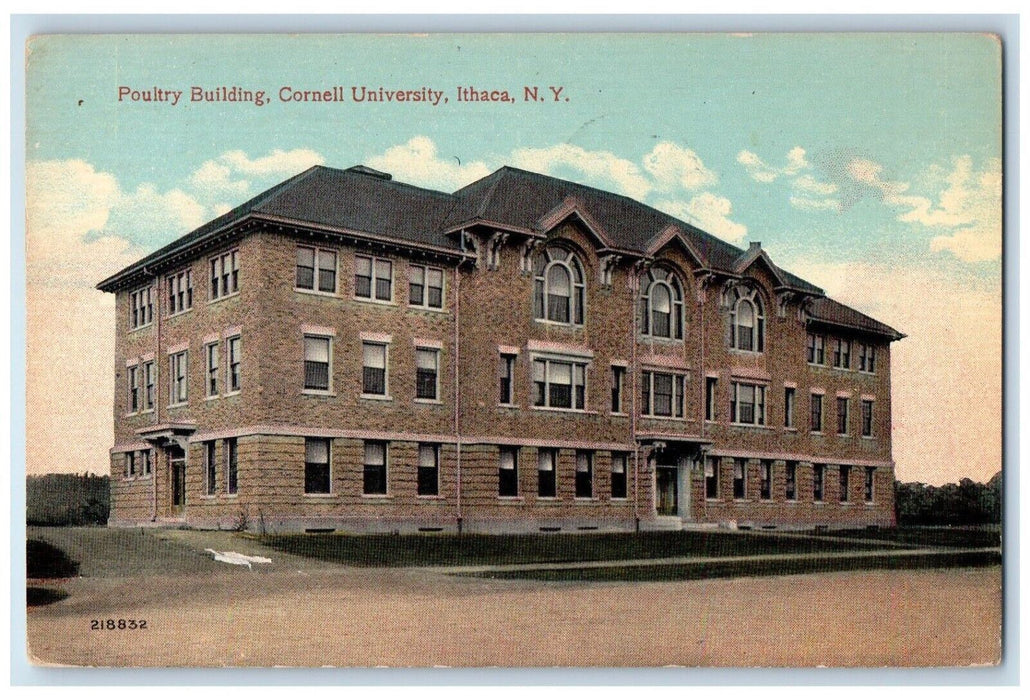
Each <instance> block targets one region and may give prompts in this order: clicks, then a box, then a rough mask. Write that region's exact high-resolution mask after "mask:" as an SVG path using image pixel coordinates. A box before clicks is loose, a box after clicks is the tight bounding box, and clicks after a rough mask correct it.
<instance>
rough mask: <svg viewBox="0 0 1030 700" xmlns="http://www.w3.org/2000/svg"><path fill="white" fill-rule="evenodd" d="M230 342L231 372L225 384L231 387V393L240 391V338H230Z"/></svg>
mask: <svg viewBox="0 0 1030 700" xmlns="http://www.w3.org/2000/svg"><path fill="white" fill-rule="evenodd" d="M227 342H228V344H229V345H228V353H229V372H228V375H227V376H226V378H225V383H226V384H228V386H229V391H230V392H233V391H239V390H240V336H238V335H237V336H234V337H232V338H229V340H228V341H227Z"/></svg>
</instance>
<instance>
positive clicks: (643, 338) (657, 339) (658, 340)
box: [639, 333, 683, 346]
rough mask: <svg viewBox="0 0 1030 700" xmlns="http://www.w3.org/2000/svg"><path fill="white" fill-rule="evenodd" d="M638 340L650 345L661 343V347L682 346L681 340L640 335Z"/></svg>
mask: <svg viewBox="0 0 1030 700" xmlns="http://www.w3.org/2000/svg"><path fill="white" fill-rule="evenodd" d="M639 340H640V341H642V342H650V343H661V344H662V345H670V346H671V345H683V338H666V337H664V336H660V335H645V334H643V333H641V334H640V336H639Z"/></svg>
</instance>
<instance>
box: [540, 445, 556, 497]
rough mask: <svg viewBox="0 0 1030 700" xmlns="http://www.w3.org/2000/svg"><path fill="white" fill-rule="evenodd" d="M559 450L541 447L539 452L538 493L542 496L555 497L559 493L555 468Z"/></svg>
mask: <svg viewBox="0 0 1030 700" xmlns="http://www.w3.org/2000/svg"><path fill="white" fill-rule="evenodd" d="M557 461H558V451H557V450H548V449H544V448H540V450H539V451H538V452H537V463H536V473H537V495H538V496H539V497H540V498H554V497H555V496H557V494H558V490H557V481H556V479H555V474H554V472H555V468H556V467H557Z"/></svg>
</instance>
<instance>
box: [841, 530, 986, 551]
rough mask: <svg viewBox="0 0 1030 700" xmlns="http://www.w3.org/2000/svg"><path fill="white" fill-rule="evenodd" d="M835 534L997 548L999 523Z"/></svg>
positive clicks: (919, 542) (931, 545) (842, 531)
mask: <svg viewBox="0 0 1030 700" xmlns="http://www.w3.org/2000/svg"><path fill="white" fill-rule="evenodd" d="M828 534H832V535H834V536H837V537H857V538H862V539H875V540H883V541H885V542H893V543H896V544H908V545H914V546H919V547H1000V546H1001V526H998V525H981V526H971V527H899V528H895V529H891V530H834V531H833V532H831V533H828Z"/></svg>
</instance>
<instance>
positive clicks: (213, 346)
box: [204, 343, 218, 396]
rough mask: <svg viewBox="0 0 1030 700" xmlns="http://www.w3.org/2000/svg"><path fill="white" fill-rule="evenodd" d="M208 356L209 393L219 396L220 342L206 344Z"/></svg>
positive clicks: (205, 350)
mask: <svg viewBox="0 0 1030 700" xmlns="http://www.w3.org/2000/svg"><path fill="white" fill-rule="evenodd" d="M204 355H205V356H206V357H207V382H206V384H207V395H208V396H218V343H209V344H208V345H205V346H204Z"/></svg>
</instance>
